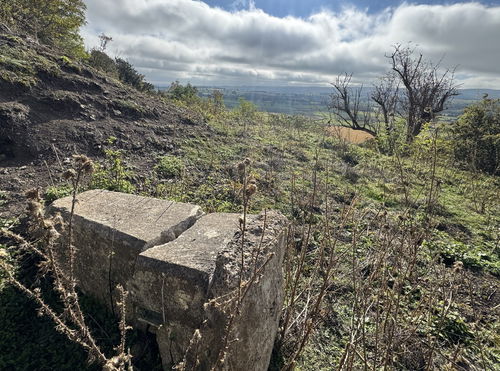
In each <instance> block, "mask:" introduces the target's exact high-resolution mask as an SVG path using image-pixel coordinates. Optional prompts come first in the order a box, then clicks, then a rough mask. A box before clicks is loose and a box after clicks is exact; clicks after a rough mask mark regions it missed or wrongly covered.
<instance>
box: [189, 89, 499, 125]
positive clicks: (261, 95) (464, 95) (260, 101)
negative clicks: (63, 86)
mask: <svg viewBox="0 0 500 371" xmlns="http://www.w3.org/2000/svg"><path fill="white" fill-rule="evenodd" d="M198 89H199V93H200V95H201V96H202V97H207V96H209V95H210V94H211V92H212V91H213V90H214V89H217V90H221V91H222V92H223V94H224V102H225V104H226V106H228V107H229V108H233V107H235V106H237V105H238V102H239V99H240V98H243V99H246V100H248V101H250V102H253V103H254V104H256V105H257V107H258V108H259V110H261V111H267V112H277V113H287V114H302V115H308V116H312V115H317V114H319V113H320V112H326V111H327V109H326V106H327V104H328V101H329V99H330V94H331V93H332V88H329V87H304V86H297V87H289V86H238V87H234V86H202V87H198ZM370 91H371V88H370V87H367V88H365V92H366V94H369V93H370ZM459 92H460V95H459V96H457V97H455V99H453V101H452V102H451V104H450V106H449V108H448V110H446V112H445V115H446V116H449V117H457V116H459V115H460V114H461V113H462V111H463V109H464V108H465V107H466V106H468V105H470V104H471V103H473V102H474V101H477V100H480V99H481V98H482V97H483V95H484V94H488V96H489V97H490V98H500V90H494V89H460V90H459Z"/></svg>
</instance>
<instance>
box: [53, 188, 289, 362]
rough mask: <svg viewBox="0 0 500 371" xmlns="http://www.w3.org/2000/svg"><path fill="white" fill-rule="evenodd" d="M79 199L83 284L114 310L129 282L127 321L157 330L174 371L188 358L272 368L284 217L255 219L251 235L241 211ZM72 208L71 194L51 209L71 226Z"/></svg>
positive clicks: (104, 196)
mask: <svg viewBox="0 0 500 371" xmlns="http://www.w3.org/2000/svg"><path fill="white" fill-rule="evenodd" d="M77 200H78V202H77V203H76V205H75V213H74V218H73V224H72V225H73V231H74V234H73V244H74V246H75V247H76V248H77V257H76V263H75V273H76V278H77V280H78V284H79V286H80V288H82V289H83V291H85V292H87V293H89V294H91V295H93V296H95V297H97V298H98V299H99V300H100V301H101V302H102V303H104V304H106V305H108V306H111V308H113V305H114V304H113V303H114V302H115V300H116V296H115V293H114V288H115V287H116V285H117V284H121V285H123V286H124V287H125V288H126V289H127V290H128V292H129V304H128V307H129V308H128V311H127V313H128V320H129V321H130V322H131V323H132V324H133V325H135V326H136V327H138V328H139V329H143V330H146V329H147V330H149V331H153V332H155V333H156V339H157V343H158V347H159V350H160V354H161V357H162V362H163V366H164V369H165V370H167V369H171V367H172V366H173V365H175V364H177V363H178V362H180V361H182V360H184V361H185V365H186V367H187V369H193V370H209V369H212V368H214V367H215V368H216V369H217V370H219V369H220V370H249V371H265V370H267V367H268V365H269V360H270V357H271V351H272V348H273V344H274V338H275V335H276V333H277V329H278V323H279V314H280V310H281V307H282V304H283V277H282V269H281V268H282V267H281V266H282V262H283V255H284V251H285V245H286V241H285V236H286V226H287V220H286V218H285V217H284V216H283V215H281V214H279V213H277V212H268V213H261V214H259V215H258V216H255V215H249V216H248V217H247V225H246V229H245V233H244V234H242V226H241V225H240V215H238V214H208V215H204V216H202V212H201V209H200V208H199V207H198V206H195V205H190V204H183V203H176V202H172V201H166V200H159V199H153V198H146V197H140V196H134V195H129V194H123V193H116V192H109V191H102V190H93V191H87V192H84V193H81V194H79V195H78V197H77ZM71 207H72V199H71V197H66V198H64V199H60V200H57V201H55V202H54V203H53V204H52V206H51V209H50V212H52V213H55V212H60V213H61V214H62V216H63V217H64V218H65V219H66V221H68V219H69V215H70V210H71ZM243 236H244V238H243ZM60 254H61V258H62V260H63V262H64V261H65V259H67V257H66V256H65V252H64V251H61V252H60ZM242 257H243V260H244V264H243V267H242V266H241V258H242ZM63 264H64V263H63ZM240 282H241V283H242V285H241V286H240ZM240 287H241V289H239V288H240ZM230 318H233V319H234V321H231V320H230ZM229 324H231V325H229ZM228 328H229V332H228V331H227V329H228ZM194 333H197V334H199V335H200V336H199V337H197V340H196V341H195V342H194V343H191V340H192V339H193V334H194ZM226 334H227V336H226ZM225 339H226V340H228V347H227V348H224V344H225ZM190 344H191V346H190ZM193 344H194V345H193ZM222 352H226V354H225V358H224V363H223V365H218V364H217V359H218V358H219V355H220V354H222Z"/></svg>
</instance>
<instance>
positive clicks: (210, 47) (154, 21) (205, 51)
mask: <svg viewBox="0 0 500 371" xmlns="http://www.w3.org/2000/svg"><path fill="white" fill-rule="evenodd" d="M86 4H87V7H88V14H87V18H88V25H87V26H86V27H85V28H84V29H83V32H82V33H83V36H84V38H85V40H86V43H87V46H89V47H92V46H95V45H97V35H98V34H100V33H101V32H104V33H105V34H107V35H110V36H112V37H113V41H112V42H111V44H110V45H109V51H110V52H111V53H112V54H117V55H120V56H121V57H124V58H127V59H129V60H130V61H131V62H132V63H133V64H134V65H135V66H136V67H137V68H138V69H139V70H140V71H141V72H143V73H145V74H146V76H147V77H148V78H149V79H150V80H151V81H153V82H154V83H157V84H163V85H165V84H168V83H170V82H171V81H173V80H175V79H181V80H183V79H186V80H190V81H192V82H194V83H196V84H204V83H206V84H214V83H241V84H247V83H261V84H271V83H276V84H285V83H304V84H305V83H313V84H314V83H320V82H324V83H328V82H330V81H332V80H333V79H334V76H335V75H337V74H339V73H343V72H353V73H354V76H355V77H356V78H357V79H358V80H360V81H361V80H367V79H372V78H373V77H374V76H377V75H379V74H380V73H383V71H384V70H386V69H387V67H388V64H387V60H386V58H385V57H384V54H385V53H388V52H390V51H391V45H394V44H396V43H402V44H405V43H407V42H413V43H415V44H416V45H418V46H419V49H420V50H421V51H422V52H423V54H424V55H425V56H426V57H428V58H429V59H431V60H434V61H438V60H440V59H441V58H443V57H444V62H443V64H444V65H447V66H455V65H458V69H457V71H458V72H459V73H460V75H459V76H463V80H462V82H463V83H464V86H466V87H497V88H500V65H499V63H498V61H500V47H499V46H500V44H499V42H498V35H500V6H499V7H488V6H485V5H481V4H479V3H465V4H455V5H446V6H438V5H406V4H403V5H401V6H400V7H398V8H394V9H386V10H385V11H384V12H382V13H379V14H369V13H367V12H366V11H363V10H359V9H356V8H353V7H350V8H345V9H344V10H343V11H342V12H339V13H333V12H331V11H328V10H322V11H320V12H318V13H316V14H313V15H311V16H310V17H308V18H304V19H302V18H296V17H285V18H278V17H274V16H271V15H269V14H266V13H265V12H263V11H262V10H260V9H257V8H255V4H254V3H253V1H251V0H250V1H240V4H236V3H234V5H235V9H243V10H234V11H232V12H230V11H226V10H223V9H220V8H213V7H210V6H208V5H207V4H205V3H203V2H201V1H191V0H114V1H102V0H86Z"/></svg>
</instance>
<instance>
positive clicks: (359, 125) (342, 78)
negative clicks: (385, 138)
mask: <svg viewBox="0 0 500 371" xmlns="http://www.w3.org/2000/svg"><path fill="white" fill-rule="evenodd" d="M351 79H352V74H347V73H346V74H344V75H339V76H338V77H337V80H336V81H335V82H334V83H332V86H333V88H334V90H335V91H334V93H333V94H332V95H331V102H330V106H329V108H330V109H331V110H332V112H333V114H334V115H335V116H337V118H338V119H339V120H340V121H341V123H342V124H343V125H344V126H347V127H350V128H352V129H354V130H361V131H364V132H367V133H369V134H371V135H373V136H376V135H377V129H376V127H375V126H374V123H373V121H372V118H371V114H370V111H371V107H370V105H369V103H367V104H366V105H365V107H363V108H364V109H363V110H360V105H361V94H362V92H363V86H360V87H358V88H352V87H350V86H349V85H350V84H351Z"/></svg>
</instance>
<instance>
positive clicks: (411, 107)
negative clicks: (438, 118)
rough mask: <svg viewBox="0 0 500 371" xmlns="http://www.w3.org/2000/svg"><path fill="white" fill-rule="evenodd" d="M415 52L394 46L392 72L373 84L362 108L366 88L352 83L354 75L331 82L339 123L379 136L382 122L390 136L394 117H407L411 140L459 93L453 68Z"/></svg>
mask: <svg viewBox="0 0 500 371" xmlns="http://www.w3.org/2000/svg"><path fill="white" fill-rule="evenodd" d="M415 54H416V53H415V49H414V48H411V47H410V46H406V47H402V46H401V45H395V46H394V51H393V52H392V53H391V54H390V55H388V56H387V58H389V60H390V62H391V71H390V72H389V73H387V74H386V75H385V76H383V77H382V78H381V79H380V80H379V81H378V83H376V84H375V85H374V87H373V92H372V93H371V95H370V96H369V97H367V99H366V106H365V107H364V109H363V110H361V109H360V106H361V104H362V103H363V102H362V99H361V94H362V88H363V87H362V86H361V87H359V88H352V87H351V86H350V84H351V79H352V74H344V75H339V76H338V77H337V79H336V81H335V82H334V83H332V85H333V87H334V93H333V94H332V96H331V103H330V108H331V109H332V111H333V113H334V114H335V115H336V116H337V117H338V118H339V120H340V123H341V124H342V125H343V126H347V127H350V128H352V129H354V130H362V131H365V132H367V133H370V134H372V135H374V136H377V134H378V128H379V124H380V123H381V122H383V124H384V125H385V129H386V131H387V133H388V134H389V135H391V133H392V131H393V129H394V118H395V117H396V116H399V117H402V118H404V119H405V120H406V125H407V131H406V140H407V142H408V143H410V142H412V141H413V139H414V138H415V136H417V135H418V134H419V133H420V131H421V130H422V126H423V124H424V123H425V122H428V121H430V120H432V119H433V118H434V117H435V115H436V114H437V113H440V112H442V111H443V110H445V109H446V104H447V103H448V102H449V101H450V99H451V98H452V97H453V96H455V95H458V91H457V88H458V85H457V84H455V82H454V69H450V68H448V69H442V68H441V61H439V62H438V63H437V64H433V63H432V62H430V61H427V60H424V58H423V55H422V54H421V53H419V54H418V55H417V56H416V57H415ZM370 100H371V101H373V102H375V103H376V105H377V107H378V110H377V112H372V109H371V107H370V104H369V101H370ZM377 113H378V114H377Z"/></svg>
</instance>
